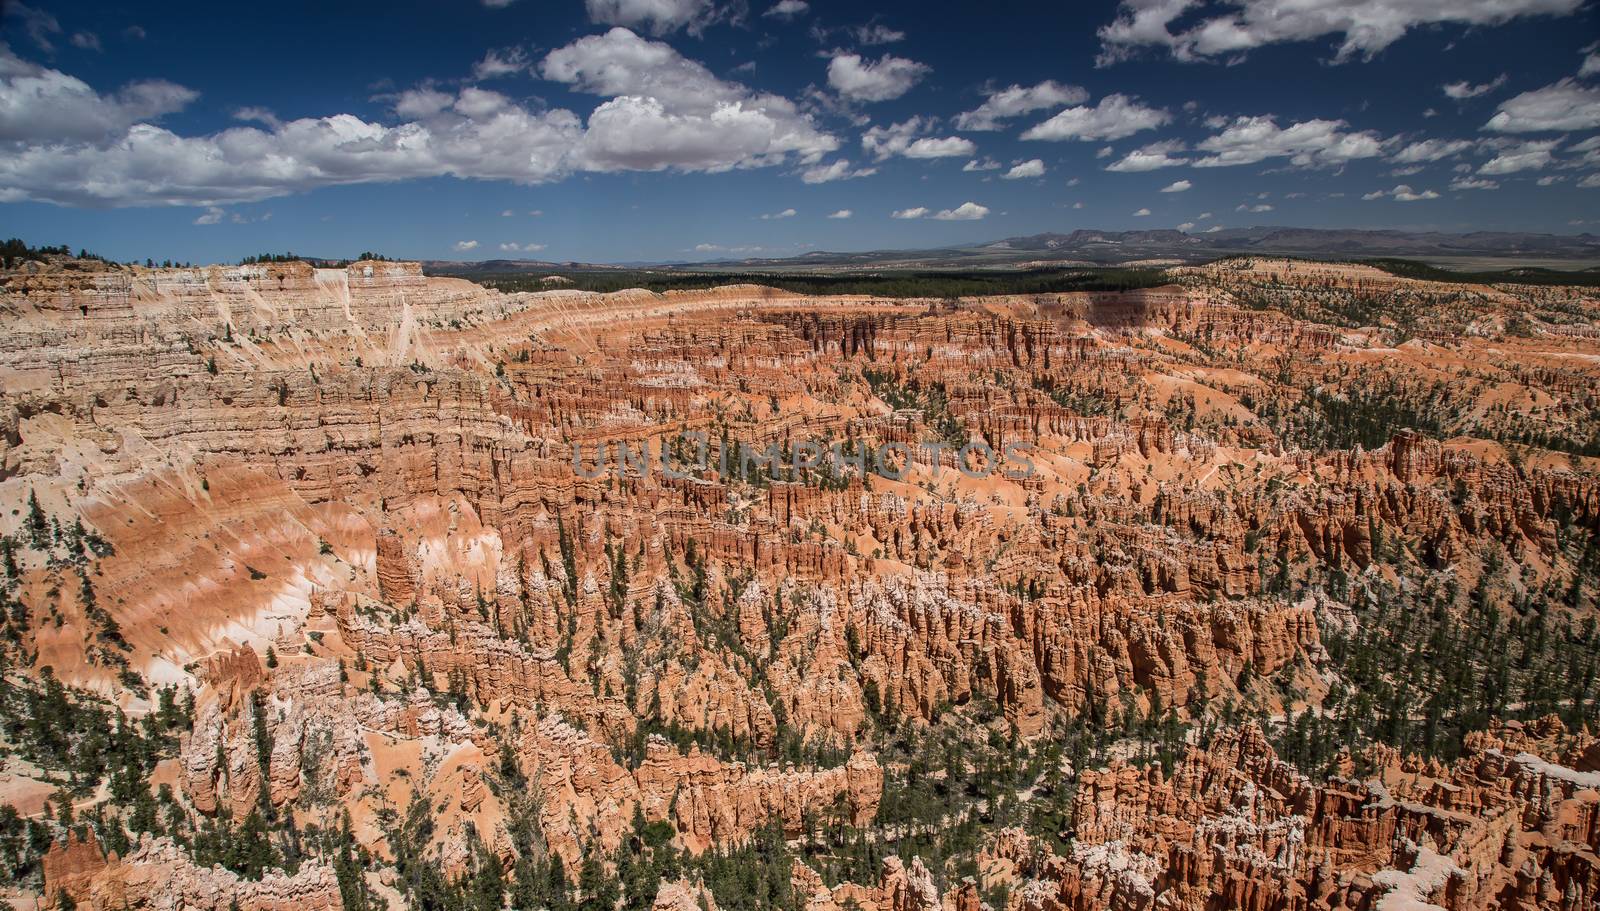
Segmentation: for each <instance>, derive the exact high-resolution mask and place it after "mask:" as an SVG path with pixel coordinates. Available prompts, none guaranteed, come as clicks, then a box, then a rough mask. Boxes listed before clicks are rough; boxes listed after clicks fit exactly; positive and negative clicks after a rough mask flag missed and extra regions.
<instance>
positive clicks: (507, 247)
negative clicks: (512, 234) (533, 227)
mask: <svg viewBox="0 0 1600 911" xmlns="http://www.w3.org/2000/svg"><path fill="white" fill-rule="evenodd" d="M544 248H545V245H544V244H533V243H528V244H522V245H521V246H518V245H516V244H514V243H509V244H501V245H500V249H502V250H504V251H505V252H507V253H516V252H517V251H519V250H520V251H521V252H523V253H538V252H539V251H540V250H543V249H544Z"/></svg>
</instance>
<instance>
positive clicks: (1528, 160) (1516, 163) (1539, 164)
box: [1478, 139, 1559, 174]
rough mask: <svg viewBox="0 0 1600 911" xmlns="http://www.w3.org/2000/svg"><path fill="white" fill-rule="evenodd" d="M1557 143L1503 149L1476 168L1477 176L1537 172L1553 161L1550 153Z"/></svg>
mask: <svg viewBox="0 0 1600 911" xmlns="http://www.w3.org/2000/svg"><path fill="white" fill-rule="evenodd" d="M1558 144H1559V143H1558V142H1557V141H1556V140H1553V139H1551V140H1547V141H1543V142H1523V143H1519V144H1516V145H1512V146H1507V147H1505V148H1503V149H1502V150H1501V151H1500V152H1499V154H1497V155H1495V157H1493V158H1491V159H1489V160H1488V161H1486V162H1484V164H1483V166H1482V167H1480V168H1478V173H1479V174H1515V173H1516V172H1518V171H1539V170H1542V169H1543V168H1544V167H1545V165H1548V164H1549V163H1550V162H1551V161H1552V160H1553V159H1554V156H1552V155H1551V154H1550V153H1551V152H1554V151H1555V148H1556V146H1557V145H1558Z"/></svg>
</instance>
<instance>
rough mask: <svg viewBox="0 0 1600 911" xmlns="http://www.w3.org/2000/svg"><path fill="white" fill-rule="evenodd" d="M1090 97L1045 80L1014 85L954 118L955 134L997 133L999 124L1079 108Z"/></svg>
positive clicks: (991, 95)
mask: <svg viewBox="0 0 1600 911" xmlns="http://www.w3.org/2000/svg"><path fill="white" fill-rule="evenodd" d="M1088 100H1089V93H1088V92H1086V91H1084V90H1083V89H1081V88H1079V87H1077V86H1075V85H1062V84H1060V83H1058V82H1054V81H1050V80H1046V81H1044V82H1041V83H1039V84H1038V85H1033V86H1026V87H1025V86H1020V85H1013V86H1010V87H1009V88H1004V89H1000V90H999V91H997V92H991V93H989V97H988V98H987V99H985V100H984V102H983V104H980V105H978V106H977V107H976V108H974V109H973V110H970V111H967V112H966V113H964V114H961V115H959V116H957V117H956V129H958V130H972V131H981V130H998V129H1000V128H1001V127H1002V126H1003V124H1001V121H1003V120H1009V119H1011V118H1013V117H1020V116H1022V115H1023V114H1031V113H1033V112H1034V111H1043V110H1049V109H1051V108H1058V107H1061V106H1062V105H1064V104H1082V103H1083V102H1085V101H1088Z"/></svg>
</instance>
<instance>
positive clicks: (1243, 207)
mask: <svg viewBox="0 0 1600 911" xmlns="http://www.w3.org/2000/svg"><path fill="white" fill-rule="evenodd" d="M1233 211H1235V212H1271V211H1272V206H1271V205H1270V204H1268V203H1264V202H1263V203H1256V204H1255V205H1253V206H1252V205H1250V204H1249V203H1240V204H1239V205H1237V206H1235V207H1234V209H1233Z"/></svg>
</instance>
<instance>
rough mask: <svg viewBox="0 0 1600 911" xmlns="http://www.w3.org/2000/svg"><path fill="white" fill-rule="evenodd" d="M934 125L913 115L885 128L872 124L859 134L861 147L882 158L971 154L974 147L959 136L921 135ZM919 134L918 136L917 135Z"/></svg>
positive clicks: (875, 156)
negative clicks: (872, 125)
mask: <svg viewBox="0 0 1600 911" xmlns="http://www.w3.org/2000/svg"><path fill="white" fill-rule="evenodd" d="M932 127H933V121H931V120H924V119H923V118H921V117H912V118H910V119H909V120H905V121H902V122H900V123H897V124H894V125H893V126H887V127H872V128H870V129H868V130H867V131H866V132H865V133H863V134H861V148H863V149H864V150H866V152H867V153H868V154H870V155H872V156H873V157H874V158H876V159H877V160H878V161H882V160H884V159H885V158H888V157H889V156H891V155H901V156H904V157H906V158H957V157H963V156H967V155H971V154H972V153H973V152H975V151H977V148H978V147H977V146H976V145H975V144H974V143H973V142H972V140H970V139H966V138H964V137H961V136H947V137H943V138H938V137H933V136H920V134H922V133H924V132H927V131H928V130H929V129H931V128H932ZM919 137H920V138H919Z"/></svg>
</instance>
